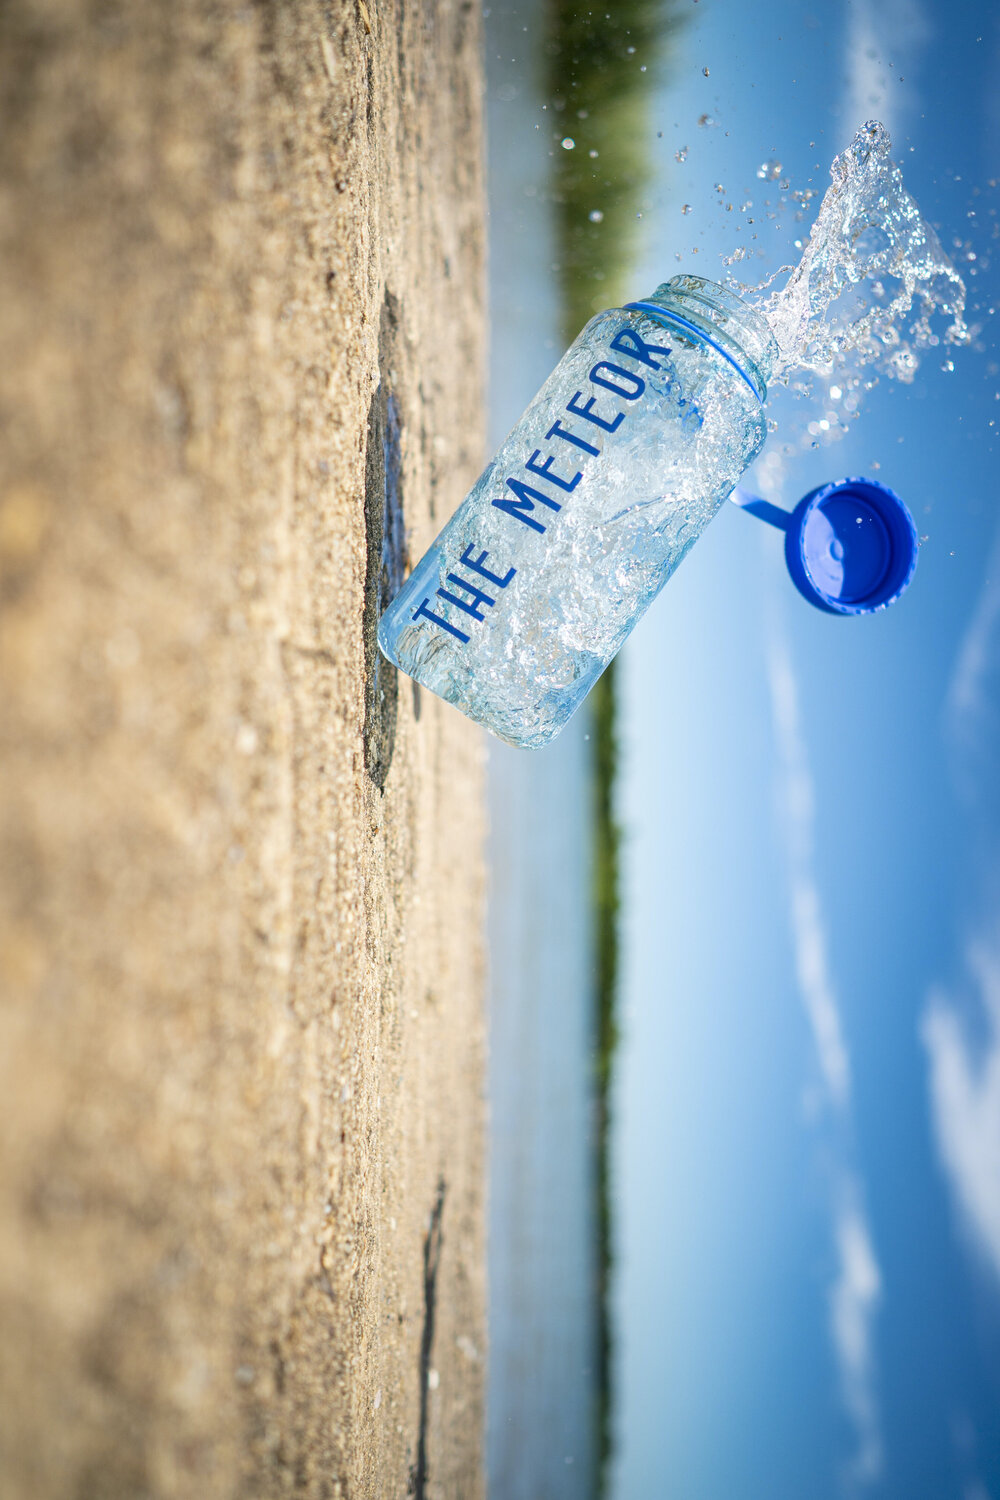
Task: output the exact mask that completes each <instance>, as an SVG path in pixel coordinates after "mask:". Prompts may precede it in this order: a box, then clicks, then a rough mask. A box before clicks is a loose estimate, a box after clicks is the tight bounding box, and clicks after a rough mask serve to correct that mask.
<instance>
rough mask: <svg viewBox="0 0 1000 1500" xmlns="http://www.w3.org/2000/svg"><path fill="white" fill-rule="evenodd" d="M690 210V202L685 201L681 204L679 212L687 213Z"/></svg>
mask: <svg viewBox="0 0 1000 1500" xmlns="http://www.w3.org/2000/svg"><path fill="white" fill-rule="evenodd" d="M690 212H691V205H690V203H685V204H684V205H683V206H682V208H681V213H682V214H689V213H690Z"/></svg>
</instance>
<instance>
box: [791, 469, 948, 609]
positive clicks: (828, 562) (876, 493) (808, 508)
mask: <svg viewBox="0 0 1000 1500" xmlns="http://www.w3.org/2000/svg"><path fill="white" fill-rule="evenodd" d="M918 548H919V543H918V540H917V528H916V526H914V524H913V517H912V516H911V515H910V512H909V511H908V510H907V508H906V506H905V505H904V504H903V502H902V500H900V498H899V496H898V495H896V494H894V493H893V491H892V490H890V489H889V488H888V487H887V486H886V485H884V484H879V483H878V481H877V480H875V479H840V480H837V481H835V482H834V483H832V484H826V485H823V486H821V488H820V489H817V490H813V491H812V492H811V493H810V494H808V495H805V496H804V497H803V498H802V499H801V500H800V501H799V503H798V505H797V506H796V507H795V509H794V510H793V511H792V514H791V516H790V517H789V520H788V525H787V528H786V530H785V561H786V562H787V564H788V571H789V573H790V574H791V575H792V582H793V583H794V584H795V587H796V588H797V589H798V591H799V593H800V594H802V595H803V596H804V597H805V598H806V599H808V600H809V602H810V604H815V605H816V606H817V607H818V608H819V609H825V610H829V611H830V612H831V613H833V614H837V615H868V614H873V613H874V612H875V611H876V610H879V609H886V608H888V606H889V605H890V604H895V602H896V600H897V599H898V598H899V596H900V594H902V592H903V590H904V589H905V588H906V586H907V584H908V583H909V582H910V579H911V578H912V577H913V573H914V569H915V568H916V566H917V551H918Z"/></svg>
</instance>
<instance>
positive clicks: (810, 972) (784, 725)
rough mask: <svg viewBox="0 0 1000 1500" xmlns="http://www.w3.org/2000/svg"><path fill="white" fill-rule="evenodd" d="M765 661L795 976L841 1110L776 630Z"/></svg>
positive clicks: (799, 771)
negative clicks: (769, 693)
mask: <svg viewBox="0 0 1000 1500" xmlns="http://www.w3.org/2000/svg"><path fill="white" fill-rule="evenodd" d="M768 667H769V678H770V685H771V706H772V711H773V716H774V729H775V739H776V742H777V749H778V759H779V764H780V779H779V783H778V788H779V800H780V804H781V812H782V821H783V824H784V829H785V839H786V844H787V852H788V863H789V872H790V883H791V926H792V938H793V941H794V945H795V970H796V977H797V979H798V984H799V993H800V995H801V997H802V1004H803V1006H804V1008H805V1012H806V1015H807V1017H808V1019H809V1025H810V1027H811V1029H812V1035H813V1041H814V1043H815V1047H816V1057H817V1061H818V1063H819V1069H820V1073H821V1074H822V1077H823V1082H824V1083H825V1085H826V1089H827V1092H828V1094H829V1097H830V1099H831V1100H832V1102H833V1103H834V1105H836V1106H837V1108H838V1109H841V1110H844V1109H846V1108H847V1106H848V1103H849V1099H850V1090H851V1069H850V1062H849V1059H848V1056H847V1048H846V1047H845V1045H844V1036H843V1027H842V1026H841V1021H840V1011H839V1009H838V1006H837V1000H836V996H835V994H834V989H833V982H832V980H831V978H830V966H829V962H828V959H827V943H826V929H825V925H824V922H823V916H822V909H821V906H820V899H819V892H818V891H817V889H816V881H815V878H814V876H813V872H812V853H813V821H814V794H813V784H812V777H811V776H810V774H809V766H808V763H807V760H806V753H805V746H804V744H803V741H802V731H801V728H800V725H799V706H798V695H797V693H796V689H795V679H794V677H793V675H792V668H791V662H790V661H789V657H788V647H787V644H786V643H785V641H784V639H783V637H782V636H781V635H779V634H777V633H775V635H774V636H773V639H772V642H771V650H770V660H769V663H768Z"/></svg>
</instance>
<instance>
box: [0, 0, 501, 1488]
mask: <svg viewBox="0 0 1000 1500" xmlns="http://www.w3.org/2000/svg"><path fill="white" fill-rule="evenodd" d="M479 53H480V36H479V17H478V11H477V9H475V8H474V7H473V6H472V4H470V3H461V0H440V3H438V4H435V3H433V0H421V3H419V4H418V3H416V0H394V3H390V0H385V3H382V0H343V3H333V4H329V3H327V4H321V3H318V0H302V3H290V0H288V3H276V0H259V3H256V4H251V3H242V0H170V3H169V4H164V3H161V0H5V3H4V4H2V5H0V570H2V571H0V577H2V618H0V671H2V680H0V693H2V701H0V800H2V808H0V937H2V964H3V968H2V1006H0V1152H2V1155H0V1328H2V1337H0V1496H2V1497H3V1500H29V1497H30V1500H49V1497H67V1500H117V1497H122V1500H125V1497H128V1500H143V1497H160V1496H164V1497H166V1496H171V1497H173V1496H177V1497H186V1500H188V1497H189V1500H213V1497H216V1496H227V1497H229V1496H241V1497H242V1496H277V1495H285V1494H289V1495H296V1496H298V1495H302V1496H317V1497H318V1496H324V1497H331V1500H332V1497H361V1496H405V1495H407V1494H414V1495H417V1496H421V1495H426V1496H435V1497H441V1500H444V1497H447V1500H461V1497H469V1500H474V1497H478V1496H481V1495H482V1492H483V1483H482V1462H481V1449H482V1420H483V1383H484V1358H485V1331H484V1288H483V1215H482V1198H483V1187H482V1152H483V1109H482V1089H483V1082H482V1079H483V1072H482V1062H483V1058H482V1053H483V1016H482V990H483V954H482V942H481V931H482V905H483V871H482V860H481V846H482V838H483V810H482V773H483V766H482V756H483V747H482V743H481V740H480V738H479V735H478V733H477V731H475V730H474V729H473V728H472V726H470V725H468V724H467V723H466V722H465V721H464V720H462V719H461V717H460V716H459V715H458V714H456V713H454V712H453V711H452V710H450V709H448V708H446V707H444V706H443V705H442V704H440V703H439V702H438V701H437V700H432V699H431V698H430V697H429V695H427V694H426V693H425V694H423V696H422V701H419V700H417V698H416V697H415V695H414V692H413V690H412V687H411V684H410V683H409V682H408V681H407V680H405V679H400V681H399V682H398V685H397V683H396V682H395V679H394V678H393V677H392V674H390V673H386V672H382V673H381V674H380V675H379V678H378V682H377V683H375V685H374V687H371V686H369V688H368V689H367V690H366V681H367V682H368V683H369V684H372V683H374V678H373V676H372V675H371V674H372V672H373V666H374V660H373V651H372V641H371V628H372V625H373V622H374V618H375V615H376V613H377V604H378V598H377V595H378V591H379V589H380V588H382V589H383V590H384V586H385V574H386V569H388V571H389V572H390V573H391V571H392V568H393V567H394V566H398V562H399V559H398V556H397V557H396V559H395V562H393V561H392V559H390V561H389V563H387V564H386V568H383V567H382V558H381V554H380V552H379V549H380V547H381V545H382V536H381V533H382V531H383V530H386V531H387V533H388V531H391V530H392V526H391V525H390V521H389V520H388V519H387V512H386V510H385V508H384V505H383V502H384V500H385V497H386V494H387V493H388V491H389V490H392V491H393V493H394V494H395V493H396V492H397V491H398V494H399V495H400V496H401V498H402V502H403V508H404V512H405V521H406V528H407V533H408V536H407V545H408V547H409V551H410V555H411V560H412V559H414V558H415V557H417V556H419V555H420V553H421V552H422V551H423V549H424V548H425V547H426V545H427V544H428V542H429V541H430V540H431V538H432V536H433V535H434V533H435V531H436V529H437V527H438V526H439V525H440V523H441V521H442V520H443V519H444V518H445V516H446V515H447V514H448V513H449V511H450V509H451V508H452V507H453V506H454V504H455V503H456V502H457V501H458V499H459V498H460V497H461V495H462V494H463V493H464V492H465V490H466V489H467V488H468V487H469V485H470V484H471V483H472V481H473V479H474V478H475V475H476V473H477V472H478V468H479V466H480V462H481V459H482V416H481V394H482V390H481V388H482V373H483V342H482V330H483V325H484V307H483V205H482V173H481V134H480V112H481V97H480V93H481V81H480V79H481V66H480V55H479ZM390 469H391V470H392V471H393V472H392V474H391V475H390V474H389V470H390ZM366 518H367V530H366ZM398 540H399V538H398V536H397V541H398ZM397 551H398V548H397ZM366 594H367V601H366ZM366 636H367V640H366ZM366 671H367V672H368V674H369V675H368V678H367V679H366ZM383 786H384V790H383V789H382V788H383Z"/></svg>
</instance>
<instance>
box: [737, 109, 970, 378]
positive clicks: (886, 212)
mask: <svg viewBox="0 0 1000 1500" xmlns="http://www.w3.org/2000/svg"><path fill="white" fill-rule="evenodd" d="M891 149H892V142H891V140H890V138H889V133H888V131H887V130H886V129H885V126H884V125H881V124H880V123H879V122H878V121H877V120H869V121H868V122H867V123H866V124H865V125H864V126H863V127H862V128H861V129H860V130H859V131H858V133H857V135H856V136H855V137H854V139H853V141H852V142H851V144H850V145H849V146H848V147H847V150H846V151H843V152H841V154H840V155H839V156H838V157H836V158H835V159H834V162H833V166H832V167H831V169H830V175H831V178H832V185H831V186H830V187H829V188H828V189H827V192H826V195H825V197H824V198H823V201H822V203H821V205H820V210H819V213H818V215H817V217H816V221H815V223H814V224H813V227H812V232H811V234H810V236H809V240H808V243H807V244H806V247H805V249H804V251H803V253H802V259H801V260H800V261H799V264H798V265H797V266H796V267H794V268H792V267H790V266H785V267H782V271H781V272H777V273H776V274H775V276H772V277H769V278H768V280H767V281H765V282H763V283H762V284H761V285H759V286H758V287H756V288H746V287H743V288H740V292H741V295H742V296H744V297H745V298H746V299H747V300H748V301H749V302H750V303H751V304H752V305H755V306H756V307H757V308H758V310H759V311H761V312H762V313H763V314H764V316H765V317H766V319H767V321H768V323H769V324H770V326H771V330H772V332H773V333H774V336H775V339H776V340H777V344H778V348H779V351H780V357H779V360H778V363H777V366H776V370H775V374H776V376H777V377H778V378H783V379H784V380H785V381H786V382H787V380H788V378H789V376H790V375H791V374H792V373H793V372H794V371H811V372H813V373H814V374H820V375H825V376H827V377H831V376H832V375H833V374H834V373H836V376H837V378H840V379H842V380H843V379H844V378H845V377H847V375H848V373H849V371H850V370H851V369H852V368H856V367H857V366H860V365H869V366H874V367H875V368H876V369H877V370H879V371H881V372H882V373H884V374H886V375H890V376H893V377H895V378H896V379H898V380H902V381H905V382H909V381H912V379H913V377H914V375H915V374H916V371H917V368H918V365H919V363H920V357H919V352H918V351H921V350H925V349H928V348H933V347H935V346H937V345H939V344H941V343H942V342H943V343H945V344H965V343H967V342H969V338H970V334H969V330H968V328H967V326H966V323H965V320H964V313H965V283H964V282H963V280H962V278H961V276H960V275H959V273H958V271H957V270H956V269H955V267H954V265H953V264H952V262H951V260H950V259H949V257H948V255H947V254H946V252H945V251H944V249H943V248H942V245H941V242H940V240H939V239H938V237H937V235H936V233H935V232H934V230H933V229H932V228H931V226H930V225H929V224H928V223H927V222H926V220H925V219H924V218H923V217H922V215H921V213H920V210H919V208H918V207H917V205H916V203H915V202H914V200H913V198H912V197H911V196H910V194H909V193H908V192H907V191H906V188H905V187H904V186H903V175H902V173H901V172H900V170H899V167H898V166H896V164H895V162H894V161H892V159H891V157H890V155H889V153H890V150H891ZM765 165H768V164H765ZM778 170H779V171H780V168H779V169H778ZM783 271H791V275H790V276H789V279H788V281H787V282H786V283H785V285H784V286H783V287H781V288H780V289H779V290H776V291H772V290H771V288H772V286H773V285H774V282H775V280H776V279H777V276H779V275H781V274H782V272H783ZM941 318H945V319H948V320H950V321H949V322H948V323H947V326H946V327H944V329H943V330H942V331H941V332H938V331H936V328H935V323H937V327H940V319H941ZM800 389H801V388H800Z"/></svg>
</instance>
